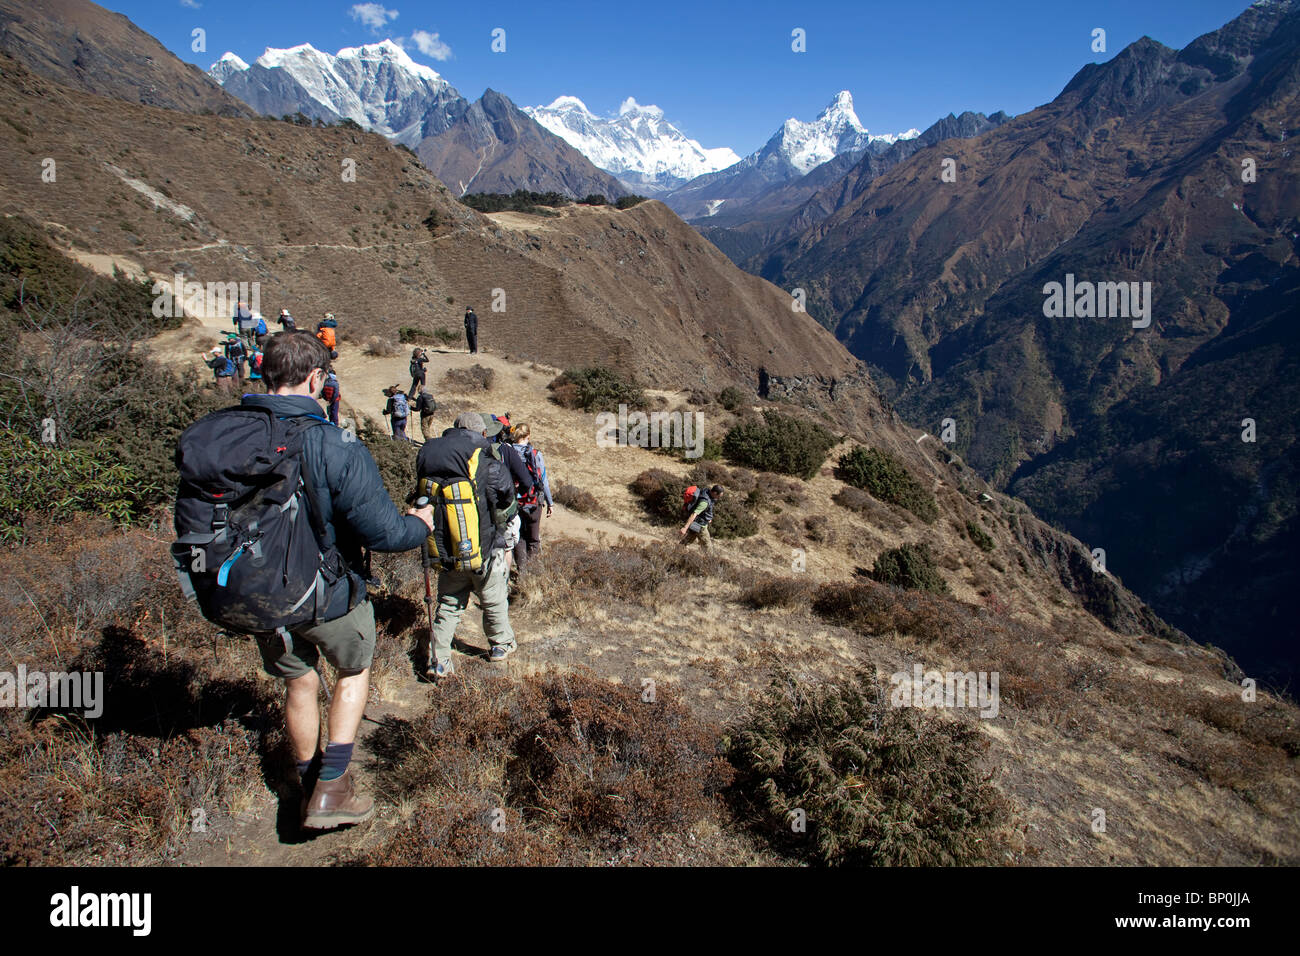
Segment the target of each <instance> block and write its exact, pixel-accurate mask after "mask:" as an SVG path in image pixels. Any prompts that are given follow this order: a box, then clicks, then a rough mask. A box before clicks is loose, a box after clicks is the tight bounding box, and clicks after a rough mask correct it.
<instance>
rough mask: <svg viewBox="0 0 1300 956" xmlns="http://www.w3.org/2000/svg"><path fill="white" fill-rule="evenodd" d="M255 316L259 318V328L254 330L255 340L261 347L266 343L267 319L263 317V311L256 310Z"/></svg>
mask: <svg viewBox="0 0 1300 956" xmlns="http://www.w3.org/2000/svg"><path fill="white" fill-rule="evenodd" d="M253 318H255V319H257V328H256V329H255V330H254V341H255V342H256V344H257V347H258V348H259V349H260V348H262V347H263V346H265V345H266V319H264V318H262V313H260V312H254V313H253Z"/></svg>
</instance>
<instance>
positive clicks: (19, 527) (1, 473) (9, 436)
mask: <svg viewBox="0 0 1300 956" xmlns="http://www.w3.org/2000/svg"><path fill="white" fill-rule="evenodd" d="M128 461H129V459H123V458H122V457H120V456H118V455H115V454H114V453H113V451H112V449H111V448H110V447H109V446H108V444H107V443H106V442H96V443H95V444H93V445H83V446H81V447H76V448H69V449H60V448H55V447H53V446H51V445H43V444H41V443H40V442H37V441H34V440H33V439H31V438H29V437H28V436H26V435H23V434H20V433H18V432H15V431H13V430H12V429H9V428H0V539H3V540H6V541H21V540H22V538H23V518H24V517H25V516H28V515H36V514H41V515H48V516H49V517H51V518H53V519H54V520H56V521H63V520H66V519H68V518H70V517H71V516H72V515H73V514H76V513H78V512H84V513H89V514H97V515H102V516H103V517H106V518H110V519H112V520H113V521H115V522H117V523H119V524H125V523H127V522H129V521H131V520H132V519H133V518H135V517H137V516H138V515H139V514H140V512H141V510H142V509H143V507H144V506H145V505H146V504H147V503H148V501H149V500H150V499H151V497H152V496H153V495H154V494H155V493H156V492H157V490H158V489H156V488H154V487H151V486H149V485H146V484H144V483H143V482H141V480H140V478H139V476H138V474H137V473H136V471H135V470H134V468H133V467H132V466H131V465H130V464H128Z"/></svg>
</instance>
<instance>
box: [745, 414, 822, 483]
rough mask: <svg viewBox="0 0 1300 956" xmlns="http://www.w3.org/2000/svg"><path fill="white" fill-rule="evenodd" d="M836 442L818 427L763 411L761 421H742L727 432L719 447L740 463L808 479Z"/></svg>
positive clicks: (786, 416) (810, 423)
mask: <svg viewBox="0 0 1300 956" xmlns="http://www.w3.org/2000/svg"><path fill="white" fill-rule="evenodd" d="M835 443H836V438H835V436H834V435H832V434H831V433H830V432H829V431H827V430H826V429H825V428H822V427H821V426H820V425H817V424H814V423H812V422H806V421H803V420H802V419H798V418H791V417H790V416H788V415H782V414H781V413H780V412H774V411H766V412H764V413H763V420H762V421H761V422H760V421H757V420H755V421H748V422H741V423H740V424H739V425H736V426H735V427H734V428H732V429H731V430H730V431H729V432H727V437H726V438H725V439H724V440H723V442H722V448H723V451H724V452H725V454H726V456H727V457H728V458H729V459H731V460H732V461H734V462H737V463H739V464H742V465H749V466H750V467H752V468H758V469H761V470H762V471H775V472H780V473H781V474H786V475H796V476H798V477H800V478H803V479H808V478H812V477H813V476H814V475H816V474H817V471H818V469H819V468H821V466H822V462H824V461H825V460H826V454H827V452H829V451H830V450H831V448H833V447H834V446H835Z"/></svg>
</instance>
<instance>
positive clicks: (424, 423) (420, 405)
mask: <svg viewBox="0 0 1300 956" xmlns="http://www.w3.org/2000/svg"><path fill="white" fill-rule="evenodd" d="M414 407H415V410H416V411H417V412H419V413H420V434H421V435H422V436H424V440H425V441H429V440H430V439H431V438H433V428H434V425H433V413H434V412H436V411H437V410H438V403H437V402H436V401H435V400H434V397H433V396H432V395H431V394H429V390H428V389H427V388H422V389H420V394H419V395H417V396H416V398H415V406H414Z"/></svg>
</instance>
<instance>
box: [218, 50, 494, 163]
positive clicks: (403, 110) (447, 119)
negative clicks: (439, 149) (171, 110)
mask: <svg viewBox="0 0 1300 956" xmlns="http://www.w3.org/2000/svg"><path fill="white" fill-rule="evenodd" d="M208 74H209V75H210V76H211V77H212V78H213V79H214V80H216V81H217V82H218V83H220V84H221V85H222V86H223V87H226V89H227V90H228V92H230V93H233V94H234V95H235V96H238V97H239V98H240V99H242V100H244V101H245V102H246V103H248V104H249V105H250V106H252V107H253V108H254V109H256V110H258V111H259V112H262V113H268V114H270V115H273V116H279V115H283V114H284V113H291V112H302V113H304V114H306V115H308V116H312V117H319V118H321V119H325V120H329V121H337V120H339V119H349V120H352V121H353V122H356V123H359V124H360V125H362V126H364V127H366V128H367V129H372V130H374V131H375V132H377V133H382V134H383V135H385V136H388V137H389V138H391V139H395V140H397V141H398V142H401V143H404V144H405V145H407V146H414V145H416V144H417V143H419V142H420V141H421V140H422V139H424V138H425V137H426V136H429V135H432V134H434V133H437V132H440V131H441V130H443V129H446V128H447V126H448V125H450V123H452V122H454V121H455V119H456V118H458V117H459V116H460V115H462V114H463V113H464V112H465V109H467V108H468V105H469V104H468V103H467V102H466V101H465V99H464V97H462V96H461V95H460V93H458V92H457V91H456V90H455V89H454V88H453V87H452V86H451V84H449V83H448V82H447V81H446V80H445V79H443V78H442V77H441V76H440V75H439V74H438V72H437V71H436V70H433V69H431V68H430V67H427V66H424V65H422V64H419V63H416V62H415V61H414V60H412V59H411V57H410V56H409V55H408V54H407V52H406V51H405V50H404V49H403V48H402V46H401V45H400V44H399V43H396V42H395V41H393V40H382V41H380V42H378V43H367V44H364V45H362V46H355V47H345V48H343V49H342V50H339V52H338V53H335V54H330V53H324V52H322V51H320V50H317V49H316V48H315V47H313V46H312V45H311V44H310V43H301V44H299V45H298V46H293V47H288V48H285V49H276V48H274V47H267V49H266V51H265V52H264V53H263V54H262V55H261V56H259V57H258V58H257V60H256V61H255V62H254V64H253V66H251V67H250V66H248V64H246V63H244V61H243V60H241V59H239V57H237V56H235V55H234V54H233V53H228V54H226V55H225V56H223V57H222V58H221V59H220V60H219V61H217V62H216V63H214V64H213V65H212V68H211V69H209V71H208Z"/></svg>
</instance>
